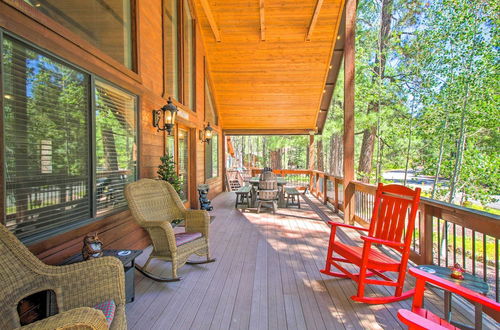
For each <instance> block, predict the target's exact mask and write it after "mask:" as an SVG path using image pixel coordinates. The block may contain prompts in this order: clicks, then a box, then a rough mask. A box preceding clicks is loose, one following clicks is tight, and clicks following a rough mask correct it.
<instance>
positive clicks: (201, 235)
mask: <svg viewBox="0 0 500 330" xmlns="http://www.w3.org/2000/svg"><path fill="white" fill-rule="evenodd" d="M125 197H126V198H127V201H128V205H129V207H130V211H131V212H132V215H133V217H134V219H135V220H136V221H137V223H138V224H139V225H140V226H141V227H143V228H144V229H146V230H147V231H148V233H149V236H150V237H151V241H152V243H153V251H152V252H151V254H150V255H149V258H148V260H147V261H146V263H145V264H144V266H142V267H140V266H137V265H136V268H137V270H139V271H140V272H141V273H142V274H144V275H145V276H147V277H149V278H151V279H153V280H155V281H161V282H170V281H178V280H180V277H178V276H177V269H178V268H180V267H182V266H183V265H184V264H186V263H189V264H200V263H207V262H212V261H215V260H214V259H210V254H209V249H208V229H209V224H210V216H209V214H208V212H207V211H203V210H186V208H185V207H184V204H183V203H182V201H181V199H180V198H179V195H178V194H177V192H176V191H175V189H174V188H173V187H172V185H171V184H170V183H168V182H166V181H162V180H153V179H141V180H139V181H136V182H133V183H130V184H128V185H127V187H126V188H125ZM178 219H182V220H184V221H185V226H186V230H185V232H184V233H178V234H175V233H174V230H173V228H172V221H173V220H178ZM193 254H197V255H200V256H206V258H207V260H206V261H202V262H188V258H189V256H191V255H193ZM152 259H161V260H165V261H169V262H171V263H172V278H161V277H158V276H155V275H153V274H151V273H149V272H148V271H146V267H147V266H148V265H149V262H150V261H151V260H152Z"/></svg>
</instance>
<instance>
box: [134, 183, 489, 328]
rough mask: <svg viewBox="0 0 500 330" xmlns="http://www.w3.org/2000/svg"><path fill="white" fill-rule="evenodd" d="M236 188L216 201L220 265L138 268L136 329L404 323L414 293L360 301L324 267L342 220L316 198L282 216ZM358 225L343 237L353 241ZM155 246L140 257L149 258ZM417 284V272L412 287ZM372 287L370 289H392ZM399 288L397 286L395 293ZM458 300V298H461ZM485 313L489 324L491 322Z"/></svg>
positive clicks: (214, 246) (464, 311)
mask: <svg viewBox="0 0 500 330" xmlns="http://www.w3.org/2000/svg"><path fill="white" fill-rule="evenodd" d="M234 199H235V195H234V193H222V194H220V195H219V196H217V197H216V198H215V199H214V200H213V205H214V211H213V212H211V215H215V216H216V219H215V221H214V222H213V223H212V225H211V233H210V249H211V254H212V256H213V257H215V258H217V261H216V262H215V263H211V264H205V265H197V266H192V265H186V266H184V267H182V268H181V269H180V270H179V275H180V276H182V277H183V280H182V281H180V282H176V283H158V282H154V281H151V280H149V279H147V278H144V277H143V276H142V275H141V274H139V273H138V272H136V297H135V301H134V302H133V303H130V304H128V305H127V320H128V325H129V329H141V330H142V329H229V328H232V329H344V328H346V329H401V328H403V326H402V324H401V323H400V322H399V320H398V319H397V315H396V314H397V310H398V309H399V308H406V309H409V308H410V305H411V299H410V300H406V301H402V302H395V303H392V304H385V305H366V304H362V303H356V302H354V301H352V300H351V299H350V298H349V297H350V296H352V295H354V294H355V293H356V285H355V283H354V282H353V281H351V280H348V279H338V278H333V277H329V276H326V275H323V274H321V273H320V272H319V270H320V269H322V268H323V266H324V262H325V255H326V248H327V244H328V235H329V232H330V229H329V226H328V225H327V224H326V223H325V221H324V220H325V218H328V217H329V218H330V219H332V220H334V221H335V220H337V221H342V220H341V219H340V218H338V216H337V215H335V214H334V213H333V212H331V211H330V210H329V209H327V208H326V207H325V206H324V205H322V204H321V203H319V202H318V201H317V200H316V199H315V198H314V197H310V199H309V198H305V199H304V202H303V203H301V204H302V206H303V208H302V209H300V210H299V209H296V208H293V209H279V211H278V212H277V213H276V214H271V213H263V212H261V213H260V214H257V213H256V212H255V211H247V212H244V213H242V212H240V211H239V210H236V209H234ZM357 236H358V234H357V232H355V231H345V232H344V233H343V234H341V236H340V237H341V240H343V241H345V242H351V243H352V242H353V240H352V238H353V237H357ZM149 249H150V248H148V250H146V251H145V253H143V254H142V255H141V256H140V258H138V260H137V261H138V263H139V264H142V263H144V261H145V260H146V258H147V255H148V254H149ZM150 270H151V271H153V272H155V273H156V274H161V275H163V276H169V274H170V267H169V265H168V264H166V263H164V262H161V261H153V262H152V266H151V268H150ZM412 283H413V281H412V279H411V276H408V278H407V285H408V286H411V285H412ZM388 290H392V289H386V288H383V287H380V286H376V287H375V286H367V294H378V295H381V294H385V295H387V294H390V293H389V291H388ZM428 291H429V292H428V293H426V308H427V309H429V310H431V311H432V312H434V313H435V314H437V315H442V298H441V297H439V296H438V295H436V294H435V293H433V292H431V291H430V290H428ZM391 293H392V291H391ZM456 305H458V303H456ZM453 314H454V318H456V319H457V320H459V321H461V322H466V323H469V322H467V321H466V320H468V319H470V318H471V315H473V314H471V309H470V307H465V308H464V306H458V309H454V313H453ZM489 325H493V324H492V323H489V320H488V319H486V318H485V320H484V324H483V326H484V327H485V328H488V326H489Z"/></svg>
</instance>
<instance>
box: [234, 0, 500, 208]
mask: <svg viewBox="0 0 500 330" xmlns="http://www.w3.org/2000/svg"><path fill="white" fill-rule="evenodd" d="M387 1H388V0H360V1H359V4H358V10H357V26H356V102H355V122H356V135H355V152H356V155H355V157H356V161H355V164H357V163H358V160H359V156H360V151H361V144H362V143H361V142H362V137H363V134H361V133H362V132H363V130H365V129H366V128H369V127H371V126H374V125H375V126H377V128H378V129H377V131H378V133H379V134H378V137H379V138H380V139H375V140H376V145H375V148H374V149H375V152H374V154H373V158H372V165H373V168H374V169H376V168H377V167H380V168H381V171H382V172H384V171H387V170H392V169H405V167H406V164H407V163H408V169H409V170H417V171H419V173H421V174H423V175H429V176H431V177H435V176H437V177H438V178H439V179H438V180H437V181H438V182H437V183H436V190H435V192H434V198H436V199H440V200H446V201H449V200H450V199H451V201H452V202H453V203H460V204H463V205H464V204H466V203H467V201H473V202H474V203H476V204H477V202H480V203H482V204H483V205H486V204H487V203H489V202H490V201H491V200H492V199H493V196H494V195H500V184H499V183H500V158H499V157H498V155H499V154H500V130H499V129H498V128H499V127H500V104H499V99H500V98H499V93H498V91H499V90H500V80H499V79H498V71H499V70H498V69H499V66H500V61H499V58H500V56H499V54H498V53H499V49H500V47H499V44H500V43H499V41H500V40H499V38H500V33H498V30H499V29H498V23H499V20H498V12H500V2H498V1H497V2H491V1H485V0H478V1H470V0H433V1H421V0H418V1H407V0H392V2H393V4H392V9H391V10H392V12H391V17H392V19H391V26H390V33H389V36H388V37H387V40H384V45H385V46H386V49H385V53H386V56H387V61H386V63H385V70H384V71H383V73H382V74H377V72H378V70H377V66H378V65H379V61H378V59H380V58H381V57H380V40H379V38H380V35H381V31H380V30H381V22H380V18H381V10H382V4H383V3H384V2H387ZM342 69H343V66H341V71H340V73H339V77H338V80H337V83H336V86H335V91H334V95H333V99H332V103H331V106H330V109H329V113H328V118H327V121H326V123H325V126H324V129H323V134H322V136H316V137H315V139H316V140H320V139H321V140H322V143H323V158H324V161H325V164H324V168H325V170H326V171H332V169H333V168H334V167H332V163H333V162H335V161H336V159H334V158H332V157H334V156H332V155H334V153H331V151H332V148H334V147H335V146H334V145H332V141H333V140H334V139H332V136H333V137H339V139H337V140H335V141H336V142H335V143H341V142H342V141H341V137H342V131H343V70H342ZM370 104H377V105H379V112H368V111H367V110H368V107H369V106H370ZM235 138H236V140H237V142H236V145H235V149H237V150H241V142H242V141H243V140H244V141H245V142H244V143H245V146H246V147H245V154H248V153H249V152H252V153H254V154H257V155H258V156H259V157H258V162H257V164H255V165H256V166H259V167H262V166H265V165H267V164H268V163H269V160H270V159H269V153H270V152H271V151H273V150H281V156H282V157H283V160H282V167H283V168H306V167H307V162H306V161H307V146H308V140H309V139H308V137H307V136H303V137H290V136H287V137H280V136H271V137H269V136H268V137H251V138H250V137H235ZM245 139H246V140H245ZM259 139H260V140H259ZM264 140H266V149H265V150H266V152H263V150H262V144H263V141H264ZM238 141H239V142H238ZM256 141H260V144H259V143H258V142H256ZM379 142H380V145H378V143H379ZM257 146H259V147H257ZM247 161H248V159H246V162H247ZM340 163H341V160H340ZM337 171H338V167H337ZM369 178H370V179H371V182H372V183H374V182H375V179H378V180H383V179H382V178H381V176H380V175H378V176H376V173H375V170H372V172H371V173H370V174H369ZM451 190H453V191H451ZM427 193H428V194H429V195H431V194H432V193H431V191H427ZM453 197H455V198H453Z"/></svg>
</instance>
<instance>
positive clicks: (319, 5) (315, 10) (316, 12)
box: [306, 0, 323, 41]
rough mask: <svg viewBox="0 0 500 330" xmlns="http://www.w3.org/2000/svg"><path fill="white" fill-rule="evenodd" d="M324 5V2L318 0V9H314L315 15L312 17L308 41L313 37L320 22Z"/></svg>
mask: <svg viewBox="0 0 500 330" xmlns="http://www.w3.org/2000/svg"><path fill="white" fill-rule="evenodd" d="M322 5H323V0H317V2H316V7H315V8H314V12H313V15H312V17H311V22H310V23H309V28H308V29H307V34H306V41H310V40H311V35H312V33H313V31H314V27H315V26H316V23H317V22H318V16H319V11H320V10H321V6H322Z"/></svg>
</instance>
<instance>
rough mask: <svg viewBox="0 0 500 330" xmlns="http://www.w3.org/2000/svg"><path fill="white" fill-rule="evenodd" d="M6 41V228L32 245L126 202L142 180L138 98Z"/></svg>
mask: <svg viewBox="0 0 500 330" xmlns="http://www.w3.org/2000/svg"><path fill="white" fill-rule="evenodd" d="M0 34H1V31H0ZM1 40H3V41H2V43H1V45H0V48H1V54H2V57H1V67H2V70H3V71H2V72H1V73H2V74H1V77H2V85H3V88H2V90H3V95H0V97H2V99H3V126H4V131H3V136H4V149H3V156H4V159H5V165H4V166H5V172H4V178H3V179H4V184H5V187H6V190H5V201H6V204H5V208H4V215H3V216H4V220H5V224H6V225H7V227H8V228H9V229H10V230H12V231H13V232H14V233H15V234H16V235H17V236H18V237H19V238H20V239H22V240H23V241H25V242H26V243H32V242H34V241H37V240H40V239H45V238H47V237H50V236H52V235H54V234H57V233H61V232H64V231H66V230H69V229H71V228H75V227H77V226H80V225H82V224H85V223H87V222H89V221H91V220H92V219H94V218H95V217H96V216H98V215H103V214H104V213H105V212H107V211H111V210H116V209H119V208H121V207H123V206H125V205H126V204H125V201H124V198H123V187H124V185H125V184H126V183H128V182H130V181H133V180H135V179H136V155H137V147H136V119H135V117H136V103H137V101H136V97H135V96H134V95H131V94H129V93H127V92H124V91H122V90H119V89H117V88H115V87H112V86H110V85H109V84H107V83H104V82H102V81H100V80H99V79H97V78H94V79H91V78H92V77H91V75H90V74H88V73H86V72H84V71H82V70H79V69H77V68H74V67H73V66H71V65H68V64H66V63H63V62H62V61H59V60H56V59H54V58H53V57H51V56H50V55H46V54H44V53H42V52H40V51H38V50H37V49H35V48H33V47H30V46H27V45H26V44H24V43H22V42H20V41H17V40H16V39H14V38H11V37H9V36H7V35H3V36H2V39H1ZM94 81H95V82H94ZM91 91H93V93H91ZM92 94H94V95H95V99H94V100H92V96H91V95H92ZM91 127H94V128H95V129H91ZM91 146H95V148H91ZM94 156H95V157H94ZM94 159H95V161H94ZM94 169H95V170H94Z"/></svg>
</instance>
